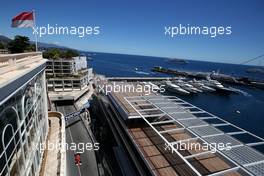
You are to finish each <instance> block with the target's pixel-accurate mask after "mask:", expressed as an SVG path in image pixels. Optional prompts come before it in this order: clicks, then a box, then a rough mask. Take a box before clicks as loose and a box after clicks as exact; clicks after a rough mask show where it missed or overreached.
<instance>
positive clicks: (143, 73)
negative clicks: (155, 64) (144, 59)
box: [135, 71, 150, 75]
mask: <svg viewBox="0 0 264 176" xmlns="http://www.w3.org/2000/svg"><path fill="white" fill-rule="evenodd" d="M135 73H137V74H141V75H149V74H150V73H148V72H143V71H135Z"/></svg>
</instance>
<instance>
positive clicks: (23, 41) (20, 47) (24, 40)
mask: <svg viewBox="0 0 264 176" xmlns="http://www.w3.org/2000/svg"><path fill="white" fill-rule="evenodd" d="M29 47H30V41H29V38H28V37H26V36H19V35H17V36H15V39H14V40H12V41H11V42H9V43H8V49H9V50H10V52H11V53H23V52H24V51H25V50H26V49H28V48H29Z"/></svg>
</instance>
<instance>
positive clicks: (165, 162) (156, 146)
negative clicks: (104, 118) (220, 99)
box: [109, 93, 264, 176]
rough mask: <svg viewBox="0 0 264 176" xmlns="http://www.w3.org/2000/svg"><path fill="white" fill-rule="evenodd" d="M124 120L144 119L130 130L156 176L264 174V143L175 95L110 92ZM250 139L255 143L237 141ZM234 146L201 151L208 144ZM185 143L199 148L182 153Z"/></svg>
mask: <svg viewBox="0 0 264 176" xmlns="http://www.w3.org/2000/svg"><path fill="white" fill-rule="evenodd" d="M109 97H110V99H111V100H112V102H114V104H115V107H117V109H118V110H119V112H121V113H120V114H121V115H122V116H123V119H124V120H128V121H131V120H132V119H133V118H127V117H131V116H132V117H140V118H139V119H141V120H143V122H144V123H132V124H130V125H128V126H127V131H128V134H129V135H130V137H131V140H132V141H133V142H134V144H135V146H137V148H138V150H139V152H140V153H141V155H142V157H143V158H144V161H145V162H146V164H147V165H148V166H149V168H150V169H151V170H152V171H153V173H155V174H157V175H230V176H231V175H263V174H264V167H263V166H264V155H263V154H262V153H261V152H260V151H258V150H256V149H254V147H255V146H264V139H263V138H261V137H258V136H256V135H254V134H252V133H250V132H248V131H246V130H244V129H242V128H240V127H238V126H236V125H234V124H231V123H229V122H227V121H225V120H223V119H221V118H219V117H217V116H215V115H213V114H211V113H208V112H206V111H204V110H202V109H200V108H198V107H196V106H194V105H192V104H190V103H187V102H185V101H183V100H181V99H179V98H177V97H175V96H162V95H150V96H144V95H139V94H137V93H136V94H133V93H111V94H110V96H109ZM239 135H248V136H250V137H251V138H254V140H253V141H250V142H245V141H243V142H242V141H241V140H238V136H239ZM221 143H222V144H227V143H229V144H230V148H227V147H226V146H225V147H224V148H222V149H221V150H220V149H219V148H218V147H210V148H203V147H198V148H197V146H201V145H203V146H204V145H205V144H207V145H208V146H215V144H217V145H218V146H219V144H221ZM183 144H186V145H187V144H189V146H190V145H191V144H196V147H195V148H186V149H185V150H179V149H178V148H177V147H178V146H179V145H183Z"/></svg>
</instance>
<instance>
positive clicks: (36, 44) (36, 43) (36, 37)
mask: <svg viewBox="0 0 264 176" xmlns="http://www.w3.org/2000/svg"><path fill="white" fill-rule="evenodd" d="M35 13H36V12H35V10H33V18H34V27H35V28H36V14H35ZM37 39H38V36H37V34H35V48H36V52H37V51H38V41H37Z"/></svg>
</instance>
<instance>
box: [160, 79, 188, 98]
mask: <svg viewBox="0 0 264 176" xmlns="http://www.w3.org/2000/svg"><path fill="white" fill-rule="evenodd" d="M165 84H166V90H168V91H170V92H174V93H179V94H184V95H188V94H190V92H188V91H187V90H184V89H182V88H181V87H180V86H178V85H176V84H173V83H172V82H171V81H166V82H165Z"/></svg>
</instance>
